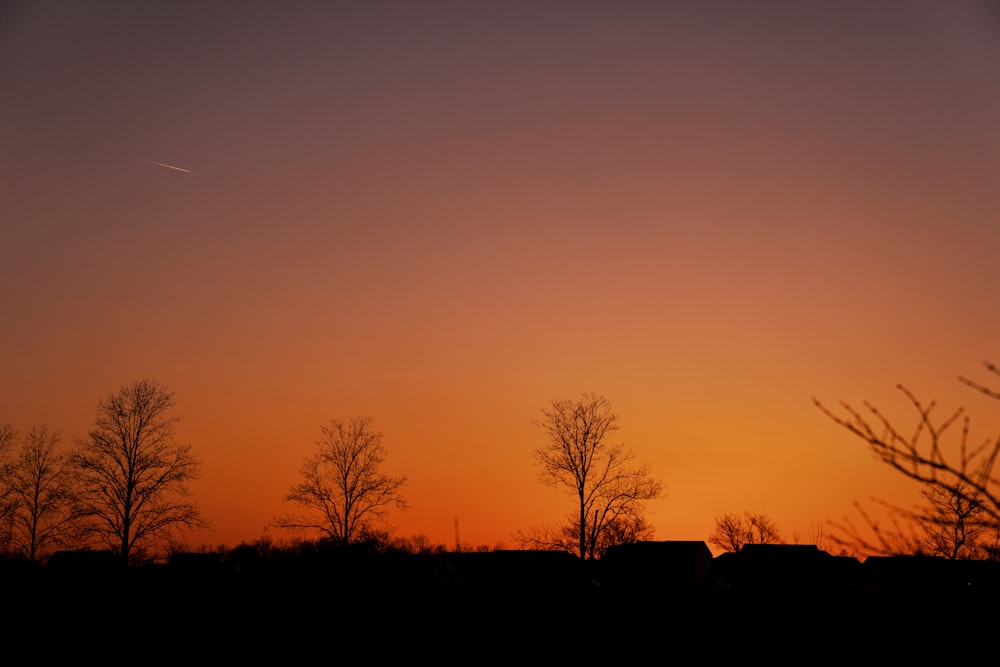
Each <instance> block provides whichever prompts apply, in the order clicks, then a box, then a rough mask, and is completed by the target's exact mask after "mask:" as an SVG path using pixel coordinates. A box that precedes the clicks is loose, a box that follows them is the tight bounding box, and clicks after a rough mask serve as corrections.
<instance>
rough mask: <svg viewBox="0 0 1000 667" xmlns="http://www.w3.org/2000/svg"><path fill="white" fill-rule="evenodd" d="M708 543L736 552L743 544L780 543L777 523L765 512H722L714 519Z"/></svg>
mask: <svg viewBox="0 0 1000 667" xmlns="http://www.w3.org/2000/svg"><path fill="white" fill-rule="evenodd" d="M708 542H709V544H711V545H713V546H715V547H718V548H719V549H722V550H723V551H730V552H736V551H739V550H740V549H742V548H743V545H744V544H781V543H782V540H781V533H780V531H779V530H778V524H776V523H775V522H774V520H773V519H771V517H769V516H767V515H766V514H759V513H753V512H744V513H743V514H742V515H739V514H723V515H722V516H720V517H716V519H715V530H714V531H713V532H712V534H711V536H709V538H708Z"/></svg>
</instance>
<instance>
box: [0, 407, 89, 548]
mask: <svg viewBox="0 0 1000 667" xmlns="http://www.w3.org/2000/svg"><path fill="white" fill-rule="evenodd" d="M61 441H62V436H61V434H60V433H59V431H54V430H50V429H49V428H48V427H47V426H45V425H41V426H35V427H34V428H32V429H31V431H29V432H28V433H27V434H26V435H25V436H24V437H23V438H22V439H21V444H20V448H19V450H18V451H17V453H16V454H15V456H14V458H13V459H12V460H11V461H10V463H9V464H8V465H7V466H6V472H5V474H4V478H3V484H4V486H5V488H6V492H5V494H4V495H6V496H7V497H8V498H9V499H10V502H11V510H10V529H11V535H10V551H11V553H13V554H14V555H15V556H17V557H19V558H24V559H26V560H30V561H36V560H44V558H45V557H46V556H48V555H49V554H50V553H51V552H52V551H53V550H54V549H55V548H57V547H61V546H65V545H66V544H68V543H69V542H70V540H71V534H70V533H71V524H70V522H69V518H70V515H69V506H70V501H71V500H72V495H71V492H70V486H69V483H70V478H69V472H68V470H67V468H66V457H65V456H64V455H63V454H62V453H60V452H59V444H60V442H61Z"/></svg>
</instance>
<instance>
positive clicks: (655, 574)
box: [600, 540, 714, 595]
mask: <svg viewBox="0 0 1000 667" xmlns="http://www.w3.org/2000/svg"><path fill="white" fill-rule="evenodd" d="M600 572H601V585H602V587H604V588H606V589H607V590H608V591H609V592H612V593H624V592H643V593H647V592H651V591H652V592H656V593H659V594H673V595H692V594H695V593H699V592H707V591H709V590H710V589H711V588H712V587H713V583H714V582H713V578H712V551H711V550H710V549H709V548H708V545H707V544H705V543H704V542H702V541H682V540H666V541H640V542H634V543H631V544H616V545H614V546H611V547H608V549H607V551H605V553H604V556H602V557H601V560H600Z"/></svg>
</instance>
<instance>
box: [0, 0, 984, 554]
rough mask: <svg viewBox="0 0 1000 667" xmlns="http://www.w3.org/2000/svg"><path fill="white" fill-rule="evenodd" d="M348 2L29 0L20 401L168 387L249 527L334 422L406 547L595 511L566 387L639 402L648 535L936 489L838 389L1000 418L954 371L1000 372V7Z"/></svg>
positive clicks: (4, 68)
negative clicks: (373, 462) (877, 445)
mask: <svg viewBox="0 0 1000 667" xmlns="http://www.w3.org/2000/svg"><path fill="white" fill-rule="evenodd" d="M357 4H358V6H357V7H354V8H350V7H348V6H347V4H346V3H296V4H295V5H294V6H291V5H289V6H285V5H282V4H280V3H264V2H240V3H228V2H217V3H216V2H213V3H199V2H162V3H142V4H141V5H137V4H135V3H131V2H90V1H82V2H74V3H53V2H48V1H46V0H42V1H37V0H36V1H32V2H13V3H7V4H6V5H5V9H3V10H0V90H3V91H4V93H3V94H2V95H0V201H2V202H3V203H2V208H0V211H2V212H0V218H2V219H3V242H2V243H0V312H2V313H3V320H2V322H3V323H2V326H0V369H2V378H3V379H2V381H0V410H2V412H0V422H4V421H6V422H10V423H11V424H13V425H14V426H15V427H16V428H18V429H20V430H22V431H26V430H28V429H29V428H30V427H31V426H32V425H35V424H47V425H48V426H50V427H51V428H56V429H59V430H61V431H62V433H63V435H64V438H65V440H66V442H67V444H68V443H69V442H71V441H72V439H73V438H75V437H78V436H82V435H84V434H85V433H86V430H87V428H88V427H89V426H90V424H91V422H92V419H93V416H94V406H95V404H96V402H97V400H98V399H99V398H100V397H102V396H104V395H105V394H107V393H108V392H111V391H114V390H116V389H117V388H119V387H121V386H123V385H125V384H128V383H130V382H132V381H134V380H137V379H143V378H148V379H155V380H158V381H160V382H162V383H164V384H166V385H167V386H168V387H169V388H171V389H172V390H174V391H175V392H176V398H177V403H178V414H180V415H181V416H182V417H183V421H182V422H181V425H180V429H179V433H178V435H179V438H180V440H182V441H183V442H186V443H189V444H191V445H192V446H193V447H194V450H195V452H196V453H197V454H198V455H199V457H200V458H201V460H202V462H203V466H204V470H203V476H202V478H201V479H200V480H199V481H198V482H197V483H196V484H195V485H194V486H193V487H192V489H193V491H194V493H195V500H196V501H197V502H198V503H199V504H200V505H201V507H202V509H203V511H204V513H205V516H206V518H208V519H209V520H211V521H213V522H214V523H215V526H216V529H215V531H214V532H211V533H203V534H198V535H194V536H191V540H192V542H193V543H194V544H202V543H205V544H210V545H220V544H226V545H230V546H232V545H235V544H237V543H238V542H240V541H243V540H247V541H249V540H254V539H257V538H259V537H261V536H262V535H263V534H264V526H265V525H266V524H268V522H269V521H270V520H271V519H272V518H273V517H274V516H276V515H277V514H280V513H282V512H285V511H289V510H292V509H294V508H292V507H289V506H287V505H286V504H285V503H283V502H282V497H283V496H284V494H285V492H286V491H287V490H288V488H289V487H290V486H291V485H292V484H294V483H295V482H296V481H297V479H298V472H299V466H300V463H301V461H302V458H303V457H304V456H306V455H309V454H310V453H311V452H312V450H313V448H314V445H313V441H314V440H315V439H316V438H317V437H318V436H319V434H320V426H321V425H322V424H323V423H325V422H326V421H327V420H329V419H331V418H337V419H343V420H346V419H350V418H351V417H353V416H356V415H367V416H370V417H371V418H372V419H373V420H374V423H375V425H376V426H377V427H378V428H379V429H381V430H382V432H383V433H384V435H385V440H384V445H385V447H386V449H387V452H388V462H387V471H388V472H391V473H393V474H405V475H407V476H408V478H409V485H408V487H407V493H406V495H407V498H408V499H409V501H410V502H411V504H412V509H411V510H410V511H408V512H406V513H405V514H399V513H397V514H394V515H393V516H392V527H393V529H394V531H395V533H396V534H397V535H401V536H408V535H413V534H418V533H419V534H424V535H426V536H427V537H428V538H429V539H430V540H431V541H432V542H435V543H443V544H446V545H448V546H452V545H454V543H455V539H456V521H457V523H458V532H459V538H460V540H461V541H462V542H463V543H468V544H472V545H479V544H486V545H490V546H495V545H498V544H500V543H503V544H505V545H506V546H508V547H509V546H513V543H512V541H511V536H512V534H513V533H514V532H515V531H517V530H519V529H524V528H528V527H530V526H533V525H538V524H544V523H552V522H555V521H558V520H560V519H561V518H562V517H563V516H564V515H565V514H566V513H568V512H569V511H570V510H572V500H571V499H569V498H567V497H565V496H562V495H560V494H558V493H557V492H555V491H553V490H551V489H549V488H547V487H544V486H542V485H541V484H539V483H538V481H537V479H536V472H537V471H536V469H535V468H534V464H533V458H532V455H531V452H532V450H533V449H534V448H536V447H538V446H540V445H541V444H543V439H542V434H541V432H540V431H539V430H538V429H537V428H536V427H534V426H533V425H532V422H533V420H535V419H536V418H537V417H538V416H539V414H540V408H541V406H542V405H543V404H544V403H546V402H547V401H549V400H550V399H553V398H563V397H567V398H571V397H575V396H578V395H579V394H581V393H583V392H595V393H599V394H603V395H604V396H606V397H607V398H608V399H609V400H610V401H611V402H612V404H613V406H614V408H615V410H616V412H617V413H618V415H619V420H620V425H621V430H620V432H619V435H620V436H621V439H622V440H623V441H624V442H625V443H626V444H627V445H628V446H629V447H631V448H632V450H633V451H634V453H635V455H636V457H637V459H638V460H640V461H648V462H649V463H650V464H651V466H652V468H653V471H654V473H655V474H656V475H657V476H658V477H660V478H661V479H662V480H663V481H664V483H665V485H666V490H667V494H666V497H665V498H664V499H663V500H660V501H657V502H654V503H652V504H651V505H650V519H651V520H652V523H653V524H654V526H655V527H656V531H657V538H658V539H684V540H687V539H707V537H708V535H709V533H710V532H711V530H712V527H713V525H714V518H715V517H716V516H718V515H720V514H722V513H725V512H742V511H743V510H751V511H754V512H764V513H767V514H769V515H771V516H772V517H773V518H774V519H775V520H776V521H777V523H778V524H779V526H780V527H781V528H782V530H783V531H784V533H785V535H786V537H789V538H792V537H794V536H796V535H797V536H798V537H799V538H800V541H807V542H808V541H810V540H809V536H810V535H812V534H813V532H814V530H815V528H816V527H817V526H821V525H823V524H825V522H826V521H828V520H830V519H834V520H839V519H841V518H842V517H844V516H849V515H853V509H852V503H853V502H854V501H855V500H862V501H864V500H865V499H866V498H868V497H869V496H871V495H878V496H880V497H886V498H891V499H896V500H899V501H901V502H905V503H908V502H910V500H911V499H914V498H915V497H916V490H915V489H914V488H913V487H912V486H910V485H908V484H905V483H904V480H902V479H901V478H899V477H898V475H895V474H894V473H892V472H890V471H888V470H887V469H884V466H882V465H881V464H879V463H877V462H875V461H874V460H873V459H872V458H871V456H870V455H869V454H868V452H867V450H866V449H865V446H864V444H863V443H861V442H860V441H856V440H854V439H852V438H851V436H849V435H848V434H846V433H845V432H844V431H842V430H840V429H839V428H838V427H836V426H835V425H833V423H832V422H830V421H829V420H828V419H827V418H826V417H824V416H823V415H822V414H821V413H820V412H819V411H818V410H817V409H816V408H815V407H814V406H813V405H812V402H811V401H812V397H813V396H817V397H819V398H820V399H822V400H824V401H825V402H827V403H829V404H831V405H834V404H836V402H837V401H838V400H840V399H846V400H849V401H851V402H853V403H856V404H860V403H861V401H862V400H863V399H871V400H873V401H875V402H876V403H877V404H879V405H880V406H882V407H884V408H885V409H886V410H887V411H889V412H890V414H896V415H899V421H900V422H901V423H903V424H906V425H908V424H910V423H912V420H911V415H910V413H909V412H908V411H907V405H906V403H905V402H904V400H903V398H902V396H901V395H900V394H898V393H897V392H896V391H895V389H894V385H895V383H897V382H902V383H904V384H906V385H908V386H909V387H910V388H911V389H913V390H914V391H915V392H916V393H917V394H918V395H919V396H921V397H923V398H926V399H928V400H929V399H937V400H938V401H940V403H941V406H942V408H941V409H942V411H944V410H946V409H952V408H954V407H957V406H958V405H965V406H966V407H967V408H968V409H969V410H970V412H971V413H972V415H973V419H974V421H973V427H974V430H975V434H976V435H977V436H978V437H979V438H987V437H989V436H990V435H991V434H993V433H995V432H996V429H997V428H1000V423H998V420H997V419H996V418H995V416H994V415H995V414H996V413H997V410H996V407H997V406H995V404H994V405H991V403H990V402H989V400H988V399H986V398H984V397H981V396H976V395H974V394H973V392H971V391H970V390H969V389H966V388H964V387H963V386H962V385H960V384H959V383H958V381H957V379H956V378H957V376H958V375H959V374H967V375H972V376H973V377H977V378H979V379H982V380H986V379H988V376H985V375H984V372H983V370H982V363H983V362H984V361H986V360H993V361H998V362H1000V356H998V355H1000V350H998V347H997V342H998V341H997V332H998V331H1000V313H997V312H995V309H994V308H993V303H994V299H995V296H996V291H997V289H996V288H997V286H998V279H997V277H996V273H995V271H996V268H995V267H996V263H995V252H996V248H997V247H998V241H1000V224H998V223H997V218H996V216H997V211H998V210H1000V187H998V177H1000V131H998V129H997V127H998V125H997V123H996V119H997V118H998V117H1000V87H998V86H997V85H996V73H997V72H998V71H1000V12H998V11H997V9H996V5H995V4H992V3H987V2H973V1H965V0H956V1H954V2H948V3H940V2H921V1H912V2H910V1H899V2H879V3H862V2H858V3H801V2H786V3H783V2H763V3H751V4H752V5H753V7H752V8H751V7H750V6H749V5H748V4H747V3H736V2H733V3H715V2H707V3H672V2H660V3H649V2H628V1H626V2H616V3H604V2H573V3H568V2H567V3H558V2H552V3H546V2H541V3H519V2H513V3H511V2H503V3H490V4H488V5H487V4H486V3H483V4H480V3H458V2H426V3H381V2H373V3H357ZM362 6H363V8H362ZM154 162H158V163H162V164H167V165H173V166H177V167H181V168H183V169H186V170H189V173H186V172H182V171H178V170H175V169H168V168H165V167H163V166H159V165H157V164H153V163H154ZM275 536H276V537H285V536H283V535H280V534H275Z"/></svg>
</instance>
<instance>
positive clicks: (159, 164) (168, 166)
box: [146, 160, 191, 174]
mask: <svg viewBox="0 0 1000 667" xmlns="http://www.w3.org/2000/svg"><path fill="white" fill-rule="evenodd" d="M146 162H148V163H149V164H155V165H157V166H160V167H166V168H167V169H176V170H177V171H183V172H184V173H185V174H190V173H191V170H190V169H183V168H181V167H175V166H174V165H172V164H163V163H162V162H154V161H153V160H146Z"/></svg>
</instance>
